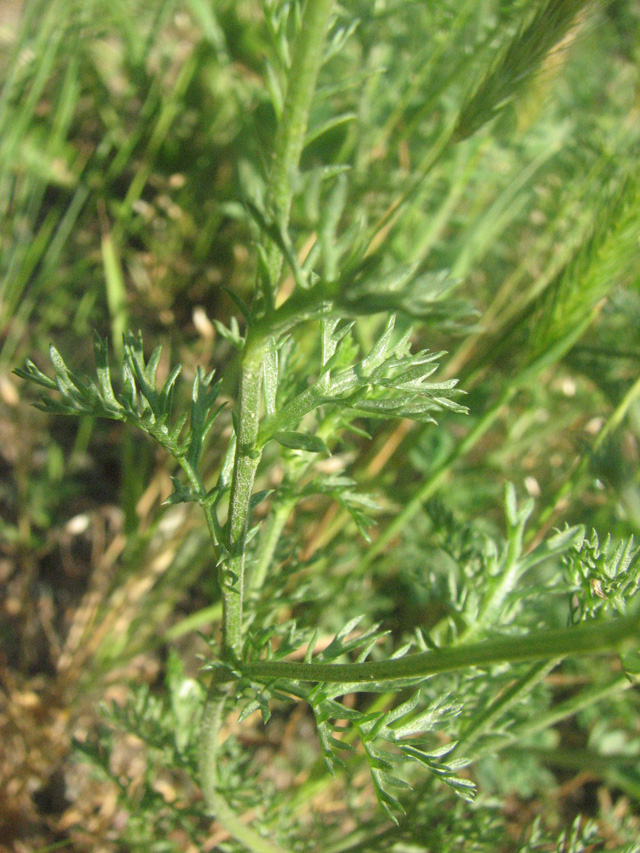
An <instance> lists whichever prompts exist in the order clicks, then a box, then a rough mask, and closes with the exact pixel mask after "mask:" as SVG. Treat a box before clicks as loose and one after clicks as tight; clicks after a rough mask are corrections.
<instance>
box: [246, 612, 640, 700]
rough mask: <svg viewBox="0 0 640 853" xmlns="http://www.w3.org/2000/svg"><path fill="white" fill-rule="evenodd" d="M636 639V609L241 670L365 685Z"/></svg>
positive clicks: (639, 630) (585, 651) (596, 649)
mask: <svg viewBox="0 0 640 853" xmlns="http://www.w3.org/2000/svg"><path fill="white" fill-rule="evenodd" d="M638 639H640V618H639V617H638V615H637V614H635V615H633V616H625V617H623V618H621V619H612V620H611V621H607V622H604V621H600V620H598V621H596V622H583V623H581V624H580V625H577V626H575V627H570V628H557V629H551V630H541V631H531V632H529V633H528V634H525V635H524V636H520V637H503V638H500V639H497V640H487V641H484V642H481V643H472V644H468V645H461V646H452V647H449V648H444V649H437V650H435V651H429V652H423V653H421V654H416V655H406V656H405V657H402V658H397V659H395V660H385V661H376V662H374V663H346V664H328V663H294V662H288V661H255V662H252V663H247V664H244V665H243V666H242V667H241V671H242V674H243V675H244V676H247V677H249V678H254V679H256V680H268V679H271V678H286V679H288V680H289V681H318V682H327V683H329V682H330V683H341V682H344V683H345V684H346V685H354V684H367V683H372V682H383V681H398V680H403V679H406V678H414V677H415V678H419V677H421V676H425V675H434V674H436V673H439V672H450V671H452V670H456V669H465V668H466V667H471V666H481V667H482V666H490V665H492V664H495V663H520V662H521V661H535V660H548V659H551V658H556V657H557V658H562V657H566V656H567V655H589V654H599V653H600V654H601V653H603V652H607V651H613V650H615V649H617V648H618V647H619V646H621V645H622V644H624V643H626V642H628V641H630V640H636V641H637V640H638Z"/></svg>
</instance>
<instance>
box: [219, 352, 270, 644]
mask: <svg viewBox="0 0 640 853" xmlns="http://www.w3.org/2000/svg"><path fill="white" fill-rule="evenodd" d="M266 347H267V342H266V341H264V340H263V341H260V342H259V343H257V344H255V345H253V344H252V342H251V341H250V340H248V341H247V344H246V346H245V352H244V357H243V362H242V375H241V377H240V399H239V406H238V420H237V427H236V429H237V435H238V444H237V447H236V457H235V463H234V469H233V477H232V481H231V497H230V503H229V521H228V535H227V548H228V550H229V558H228V559H227V560H226V561H225V562H224V563H223V564H222V565H221V568H220V578H219V580H220V588H221V590H222V614H223V616H222V625H223V654H224V656H225V657H226V658H227V659H235V660H238V659H239V658H240V653H241V650H242V603H243V596H244V569H245V551H246V539H247V532H248V526H249V517H250V514H251V513H250V507H251V494H252V492H253V483H254V480H255V476H256V470H257V468H258V464H259V462H260V452H259V451H258V450H257V449H256V439H257V436H258V427H259V425H260V421H259V408H260V390H261V383H262V358H263V356H264V353H265V350H266Z"/></svg>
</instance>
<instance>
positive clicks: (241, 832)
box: [200, 676, 289, 853]
mask: <svg viewBox="0 0 640 853" xmlns="http://www.w3.org/2000/svg"><path fill="white" fill-rule="evenodd" d="M228 698H229V690H228V688H226V689H225V687H224V685H220V684H218V683H217V682H216V680H215V676H214V682H213V684H212V686H211V688H210V690H209V696H208V697H207V701H206V704H205V708H204V713H203V717H202V727H201V748H200V776H201V781H202V793H203V796H204V800H205V803H206V805H207V809H208V811H209V813H210V814H211V816H212V817H215V819H216V820H217V821H218V823H219V824H220V825H221V826H222V827H224V829H226V830H227V832H228V833H229V834H230V835H231V836H232V837H233V838H235V839H236V841H240V842H241V843H242V844H244V845H245V847H246V848H247V850H250V851H252V853H289V851H287V850H285V849H284V848H283V847H280V846H278V845H277V844H273V843H272V842H271V841H268V840H267V839H266V838H263V837H262V836H261V835H258V833H257V832H255V830H253V829H251V827H248V826H245V824H244V823H242V821H241V820H240V819H239V818H238V816H237V815H236V814H235V812H234V811H233V810H232V809H231V807H230V806H229V804H228V802H227V801H226V799H225V798H224V797H223V795H222V794H221V793H220V790H219V787H220V779H219V774H218V762H219V755H218V753H219V749H220V745H219V739H220V729H221V727H222V722H223V720H224V709H225V705H226V701H227V699H228Z"/></svg>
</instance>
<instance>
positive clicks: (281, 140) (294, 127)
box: [267, 0, 335, 302]
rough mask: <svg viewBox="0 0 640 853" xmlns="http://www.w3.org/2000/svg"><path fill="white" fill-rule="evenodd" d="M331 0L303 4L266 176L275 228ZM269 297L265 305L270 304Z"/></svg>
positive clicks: (273, 249) (275, 260) (270, 256)
mask: <svg viewBox="0 0 640 853" xmlns="http://www.w3.org/2000/svg"><path fill="white" fill-rule="evenodd" d="M334 3H335V0H307V3H306V5H305V8H304V12H303V15H302V21H301V23H300V31H299V32H298V35H297V37H296V40H295V44H294V46H293V55H292V59H291V68H290V70H289V75H288V81H287V93H286V96H285V101H284V106H283V110H282V116H281V118H280V122H279V123H278V130H277V133H276V138H275V142H274V150H273V161H272V163H271V172H270V175H269V186H268V195H267V198H268V201H269V204H270V207H271V208H272V210H273V213H274V214H275V215H276V217H277V219H278V224H279V225H280V227H281V228H283V229H285V228H286V227H287V225H288V224H289V215H290V212H291V201H292V198H293V186H294V178H295V175H296V172H297V170H298V164H299V162H300V155H301V154H302V149H303V147H304V138H305V135H306V132H307V123H308V121H309V111H310V109H311V100H312V96H313V92H314V89H315V87H316V80H317V79H318V72H319V70H320V66H321V64H322V54H323V51H324V43H325V37H326V34H327V29H328V26H329V20H330V17H331V12H332V10H333V7H334ZM267 267H268V270H269V278H270V283H271V286H272V287H273V288H275V287H276V286H277V283H278V278H279V276H280V271H281V269H282V254H281V252H280V249H279V248H278V247H277V246H276V245H275V243H270V244H269V246H268V247H267ZM272 300H273V294H270V299H269V302H272Z"/></svg>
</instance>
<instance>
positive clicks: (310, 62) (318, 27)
mask: <svg viewBox="0 0 640 853" xmlns="http://www.w3.org/2000/svg"><path fill="white" fill-rule="evenodd" d="M333 5H334V0H313V2H308V3H307V4H306V6H305V9H304V12H303V15H302V21H301V23H300V30H299V32H298V35H297V36H296V41H295V44H294V47H293V56H292V61H291V68H290V70H289V80H288V87H287V94H286V97H285V103H284V107H283V112H282V117H281V119H280V122H279V125H278V131H277V133H276V138H275V142H274V153H273V161H272V163H271V172H270V175H269V181H268V187H267V197H268V201H269V205H270V207H271V208H272V209H273V212H274V213H275V215H276V217H277V219H278V223H279V225H280V227H281V228H283V229H285V228H286V227H287V225H288V222H289V216H290V212H291V202H292V199H293V187H294V179H295V175H296V172H297V170H298V164H299V162H300V154H301V153H302V148H303V146H304V138H305V134H306V132H307V122H308V119H309V110H310V108H311V101H312V98H313V91H314V89H315V85H316V80H317V77H318V71H319V70H320V65H321V63H322V54H323V50H324V43H325V38H326V33H327V29H328V26H329V19H330V16H331V11H332V9H333ZM266 251H267V268H268V271H269V276H268V277H269V282H268V283H267V284H268V286H269V287H270V288H271V290H270V292H269V293H268V294H266V295H267V307H268V315H269V313H270V312H271V309H272V307H273V304H274V292H273V290H272V289H273V288H275V287H276V284H277V281H278V278H279V276H280V270H281V268H282V254H281V252H280V249H279V248H278V247H277V246H276V245H275V243H269V244H268V246H267V247H266ZM271 313H272V312H271ZM272 337H273V330H272V329H270V328H269V319H268V318H267V323H266V328H264V323H263V326H261V327H260V328H258V329H253V331H252V332H250V334H249V336H248V338H247V342H246V344H245V349H244V353H243V360H242V373H241V377H240V394H239V398H240V399H239V405H238V420H237V435H238V446H237V450H236V458H235V463H234V471H233V478H232V483H231V497H230V507H229V521H228V542H227V546H228V549H229V554H230V556H229V559H228V560H227V561H226V562H225V563H224V564H223V565H222V566H221V570H220V586H221V589H222V606H223V650H224V651H223V653H224V655H225V656H226V657H227V659H236V660H237V659H239V658H240V654H241V649H242V607H243V595H244V572H245V550H246V549H245V545H246V537H247V531H248V523H249V516H250V501H251V493H252V490H253V483H254V480H255V474H256V470H257V467H258V463H259V461H260V451H259V450H258V448H257V446H256V442H257V437H258V428H259V425H260V422H259V411H260V400H261V387H262V361H263V359H264V356H265V352H266V349H267V347H268V346H269V342H270V341H271V339H272Z"/></svg>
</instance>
